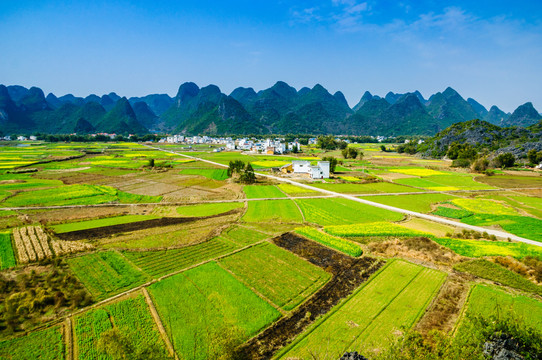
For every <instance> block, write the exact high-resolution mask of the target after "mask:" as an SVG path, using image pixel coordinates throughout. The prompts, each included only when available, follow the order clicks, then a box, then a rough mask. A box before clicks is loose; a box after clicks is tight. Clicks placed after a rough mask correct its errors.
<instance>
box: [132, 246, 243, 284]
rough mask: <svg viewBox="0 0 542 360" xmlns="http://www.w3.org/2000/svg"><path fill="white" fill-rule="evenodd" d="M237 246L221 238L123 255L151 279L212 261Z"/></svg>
mask: <svg viewBox="0 0 542 360" xmlns="http://www.w3.org/2000/svg"><path fill="white" fill-rule="evenodd" d="M236 248H237V246H235V245H234V244H232V243H231V242H228V241H225V240H223V239H221V238H215V239H211V240H209V241H207V242H204V243H202V244H197V245H192V246H187V247H183V248H179V249H170V250H160V251H145V252H141V251H125V252H124V255H125V256H126V257H127V258H128V259H130V260H131V261H132V262H133V263H134V264H135V265H137V266H138V267H140V268H141V269H143V270H144V271H145V272H146V273H147V274H149V275H151V276H153V277H160V276H163V275H167V274H169V273H171V272H174V271H176V270H182V269H184V268H187V267H189V266H192V265H195V264H198V263H200V262H202V261H206V260H209V259H213V258H215V257H218V256H220V255H224V254H227V253H229V252H231V251H233V250H235V249H236Z"/></svg>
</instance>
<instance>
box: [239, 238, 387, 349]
mask: <svg viewBox="0 0 542 360" xmlns="http://www.w3.org/2000/svg"><path fill="white" fill-rule="evenodd" d="M272 241H273V242H274V243H275V244H276V245H278V246H280V247H282V248H284V249H286V250H288V251H291V252H292V253H294V254H296V255H298V256H300V257H302V258H304V259H306V260H307V261H309V262H311V263H312V264H314V265H316V266H319V267H321V268H323V269H325V270H326V271H327V272H330V273H331V274H332V275H333V276H332V278H331V279H330V280H329V281H328V282H327V283H326V284H325V285H324V286H323V287H322V288H321V289H320V290H318V291H317V292H316V293H314V294H313V295H312V296H311V297H310V298H309V299H308V300H307V301H306V302H304V303H302V304H301V305H300V306H299V307H298V308H296V309H295V310H294V311H293V312H292V313H291V314H290V315H289V316H287V317H283V318H281V319H279V320H278V321H277V322H275V323H274V324H273V325H271V326H270V327H268V328H267V329H266V330H264V331H263V332H261V333H260V334H258V335H257V336H255V337H253V338H252V339H250V340H249V341H248V342H246V343H245V344H244V345H242V346H241V348H240V349H239V352H240V355H241V356H242V357H244V358H247V359H270V358H271V357H272V356H273V355H274V354H275V353H276V352H277V351H278V350H279V349H281V348H282V347H284V346H285V345H287V344H288V343H290V342H291V341H292V340H294V338H295V337H296V336H297V335H299V334H301V333H302V332H303V331H304V330H305V329H306V328H307V326H309V325H310V324H312V323H313V322H314V321H315V320H316V318H318V317H319V316H321V315H324V314H326V313H327V312H328V311H329V310H331V309H332V308H333V307H334V306H335V305H336V304H337V303H339V301H340V300H341V299H344V298H345V297H347V296H349V295H350V294H351V293H352V292H353V291H354V290H355V289H356V288H358V287H359V286H360V285H361V284H362V283H363V282H365V281H367V279H368V278H369V277H370V276H371V275H372V274H373V273H374V272H376V271H377V270H378V269H379V268H380V267H381V266H382V265H383V264H384V262H383V261H381V260H378V259H374V258H370V257H362V258H352V257H349V256H347V255H344V254H341V253H339V252H338V251H335V250H332V249H330V248H327V247H325V246H323V245H320V244H317V243H315V242H313V241H310V240H307V239H305V238H303V237H301V236H298V235H296V234H293V233H285V234H283V235H281V236H278V237H275V238H274V239H272Z"/></svg>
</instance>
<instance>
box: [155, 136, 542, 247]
mask: <svg viewBox="0 0 542 360" xmlns="http://www.w3.org/2000/svg"><path fill="white" fill-rule="evenodd" d="M145 146H147V147H149V148H151V149H155V150H160V151H164V152H168V153H172V154H176V155H181V156H184V157H186V158H189V159H194V160H198V161H203V162H206V163H209V164H213V165H216V166H220V167H228V165H224V164H220V163H217V162H214V161H210V160H205V159H201V158H197V157H194V156H190V155H185V154H182V153H177V152H174V151H170V150H164V149H160V148H157V147H154V146H150V145H145ZM256 175H258V176H263V177H266V178H268V179H273V180H276V181H280V182H285V183H289V184H292V185H295V186H299V187H302V188H304V189H309V190H313V191H317V192H320V193H323V194H327V195H333V196H336V197H342V198H345V199H348V200H352V201H356V202H359V203H362V204H365V205H369V206H374V207H377V208H381V209H385V210H389V211H393V212H398V213H400V214H404V215H411V216H415V217H418V218H421V219H425V220H429V221H434V222H437V223H441V224H445V225H451V226H455V227H459V228H463V229H468V230H474V231H478V232H480V233H482V232H486V233H488V234H490V235H495V236H497V237H499V238H501V239H511V240H514V241H519V242H523V243H526V244H530V245H534V246H539V247H542V243H541V242H538V241H534V240H531V239H526V238H523V237H520V236H517V235H514V234H510V233H507V232H505V231H500V230H494V229H487V228H484V227H481V226H474V225H468V224H465V223H461V222H458V221H454V220H450V219H447V218H441V217H438V216H434V215H428V214H422V213H419V212H416V211H410V210H405V209H401V208H398V207H395V206H390V205H384V204H380V203H376V202H373V201H369V200H365V199H360V198H357V197H355V196H353V195H348V194H342V193H338V192H335V191H330V190H325V189H320V188H317V187H314V186H311V185H307V184H302V183H299V182H297V181H294V180H290V179H286V178H282V177H278V176H274V175H269V174H262V173H256ZM530 189H531V190H532V189H534V188H530ZM490 190H493V191H507V189H490ZM516 190H518V189H517V188H516V189H513V190H512V191H516ZM473 191H474V190H473ZM475 191H476V192H480V190H475ZM462 192H464V191H462ZM437 193H438V192H437ZM448 193H449V192H448ZM392 195H399V194H392Z"/></svg>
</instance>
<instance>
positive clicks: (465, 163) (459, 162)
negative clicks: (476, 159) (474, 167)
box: [452, 159, 470, 168]
mask: <svg viewBox="0 0 542 360" xmlns="http://www.w3.org/2000/svg"><path fill="white" fill-rule="evenodd" d="M469 166H470V160H468V159H455V160H454V161H452V167H460V168H468V167H469Z"/></svg>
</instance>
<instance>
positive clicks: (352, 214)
mask: <svg viewBox="0 0 542 360" xmlns="http://www.w3.org/2000/svg"><path fill="white" fill-rule="evenodd" d="M277 201H278V200H277ZM295 201H296V202H297V204H298V205H299V207H300V208H301V210H302V211H303V214H304V215H305V220H306V221H308V222H310V223H315V224H318V225H322V226H326V225H337V224H341V225H342V224H355V223H367V222H375V221H399V220H401V219H402V218H403V215H401V214H398V213H395V212H391V211H388V210H385V209H379V208H375V207H372V206H369V205H365V204H362V203H358V202H355V201H352V200H348V199H343V198H329V199H296V200H295Z"/></svg>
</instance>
